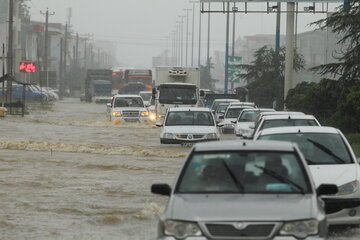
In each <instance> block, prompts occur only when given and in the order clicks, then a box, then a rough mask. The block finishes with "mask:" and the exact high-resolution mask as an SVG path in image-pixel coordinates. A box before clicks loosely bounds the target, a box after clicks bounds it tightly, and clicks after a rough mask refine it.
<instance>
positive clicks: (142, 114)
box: [140, 111, 149, 117]
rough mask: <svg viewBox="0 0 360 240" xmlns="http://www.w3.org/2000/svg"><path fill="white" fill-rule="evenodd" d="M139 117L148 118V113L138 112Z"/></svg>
mask: <svg viewBox="0 0 360 240" xmlns="http://www.w3.org/2000/svg"><path fill="white" fill-rule="evenodd" d="M140 116H141V117H147V116H149V112H148V111H143V112H140Z"/></svg>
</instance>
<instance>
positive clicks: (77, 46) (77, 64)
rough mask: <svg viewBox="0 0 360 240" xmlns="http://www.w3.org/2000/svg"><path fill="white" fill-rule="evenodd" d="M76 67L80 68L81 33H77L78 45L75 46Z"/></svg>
mask: <svg viewBox="0 0 360 240" xmlns="http://www.w3.org/2000/svg"><path fill="white" fill-rule="evenodd" d="M75 67H76V68H78V67H79V33H76V45H75Z"/></svg>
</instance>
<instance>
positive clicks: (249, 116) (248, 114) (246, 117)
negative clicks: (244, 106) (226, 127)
mask: <svg viewBox="0 0 360 240" xmlns="http://www.w3.org/2000/svg"><path fill="white" fill-rule="evenodd" d="M259 114H260V111H243V112H242V113H241V115H240V116H239V122H255V120H256V119H257V117H258V116H259Z"/></svg>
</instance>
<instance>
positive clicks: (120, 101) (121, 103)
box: [114, 97, 144, 107]
mask: <svg viewBox="0 0 360 240" xmlns="http://www.w3.org/2000/svg"><path fill="white" fill-rule="evenodd" d="M114 107H144V103H143V101H142V99H141V98H140V97H118V98H116V99H115V101H114Z"/></svg>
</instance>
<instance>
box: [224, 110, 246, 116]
mask: <svg viewBox="0 0 360 240" xmlns="http://www.w3.org/2000/svg"><path fill="white" fill-rule="evenodd" d="M244 109H245V108H229V109H228V110H227V112H226V116H225V118H236V119H237V118H238V117H239V115H240V112H241V111H242V110H244Z"/></svg>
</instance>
